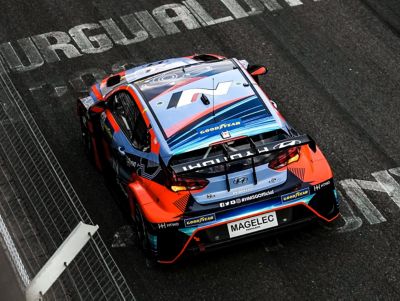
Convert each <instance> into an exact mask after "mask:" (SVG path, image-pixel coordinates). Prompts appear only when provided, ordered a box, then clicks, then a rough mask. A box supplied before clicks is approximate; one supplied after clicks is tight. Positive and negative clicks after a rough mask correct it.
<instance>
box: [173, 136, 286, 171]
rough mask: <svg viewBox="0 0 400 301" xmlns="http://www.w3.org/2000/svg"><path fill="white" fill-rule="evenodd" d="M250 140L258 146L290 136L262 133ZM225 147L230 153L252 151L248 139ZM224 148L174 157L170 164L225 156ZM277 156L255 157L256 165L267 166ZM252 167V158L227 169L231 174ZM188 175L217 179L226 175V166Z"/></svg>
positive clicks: (229, 165)
mask: <svg viewBox="0 0 400 301" xmlns="http://www.w3.org/2000/svg"><path fill="white" fill-rule="evenodd" d="M250 138H251V140H252V141H253V142H254V143H256V144H264V143H268V142H274V141H278V140H283V139H286V138H288V135H287V134H286V133H285V132H284V131H283V130H276V131H271V132H268V133H262V134H259V135H255V136H251V137H250ZM224 145H225V148H226V150H227V151H228V152H237V151H241V150H248V149H251V143H250V141H249V138H248V137H244V138H242V139H238V140H233V141H229V142H226V143H224ZM223 147H224V146H223V145H222V144H218V145H215V146H211V147H208V148H203V149H200V150H196V151H191V152H188V153H184V154H180V155H177V156H175V157H173V158H172V160H171V163H170V164H171V165H178V164H184V163H190V162H193V161H195V160H205V159H207V158H211V157H214V156H218V155H224V153H226V152H225V151H224V149H223ZM276 156H277V154H276V153H270V154H263V155H259V156H257V157H254V165H255V166H259V165H263V164H267V163H268V162H269V161H271V160H273V159H274V158H275V157H276ZM251 167H252V162H251V158H247V159H243V160H237V161H234V162H230V163H226V169H227V172H229V173H233V172H237V171H241V170H244V169H248V168H251ZM187 174H190V175H191V176H193V177H205V178H210V177H216V176H220V175H224V174H225V166H224V164H221V165H217V166H212V167H207V168H204V169H200V170H195V171H191V172H190V173H187Z"/></svg>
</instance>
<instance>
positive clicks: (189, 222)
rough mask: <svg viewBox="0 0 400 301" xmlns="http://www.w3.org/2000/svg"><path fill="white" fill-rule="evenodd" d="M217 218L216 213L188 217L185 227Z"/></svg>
mask: <svg viewBox="0 0 400 301" xmlns="http://www.w3.org/2000/svg"><path fill="white" fill-rule="evenodd" d="M216 219H217V218H216V217H215V214H214V213H212V214H207V215H203V216H198V217H193V218H187V219H185V227H193V226H197V225H200V224H204V223H208V222H212V221H215V220H216Z"/></svg>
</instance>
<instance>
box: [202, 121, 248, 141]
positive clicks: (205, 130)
mask: <svg viewBox="0 0 400 301" xmlns="http://www.w3.org/2000/svg"><path fill="white" fill-rule="evenodd" d="M241 125H242V121H241V119H240V118H238V119H232V120H227V121H223V122H218V123H214V124H211V125H207V126H204V127H201V128H199V129H197V133H198V134H200V135H208V136H210V135H214V134H221V136H222V133H221V131H224V130H226V129H234V128H238V127H240V126H241ZM224 133H226V132H224ZM227 133H228V134H229V132H227ZM225 135H226V134H225ZM228 136H229V137H230V136H231V135H230V134H229V135H228ZM228 136H226V137H227V138H229V137H228ZM222 138H225V137H224V136H222ZM225 139H226V138H225Z"/></svg>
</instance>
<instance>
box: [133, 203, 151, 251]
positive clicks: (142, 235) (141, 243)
mask: <svg viewBox="0 0 400 301" xmlns="http://www.w3.org/2000/svg"><path fill="white" fill-rule="evenodd" d="M134 206H135V208H134V216H133V221H134V226H135V227H134V228H135V232H136V237H135V239H136V245H137V246H138V247H139V248H140V249H141V250H142V251H143V253H144V254H145V255H146V257H147V258H150V257H151V254H150V253H151V252H150V243H149V237H148V234H147V222H146V219H145V218H144V216H143V212H142V210H141V209H140V206H139V204H138V203H137V202H136V201H135V202H134Z"/></svg>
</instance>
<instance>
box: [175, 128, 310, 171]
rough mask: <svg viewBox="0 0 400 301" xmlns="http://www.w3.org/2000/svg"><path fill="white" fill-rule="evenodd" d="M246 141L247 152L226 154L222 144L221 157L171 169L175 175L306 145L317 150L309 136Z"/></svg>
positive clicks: (184, 164) (196, 161)
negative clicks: (271, 140) (255, 141)
mask: <svg viewBox="0 0 400 301" xmlns="http://www.w3.org/2000/svg"><path fill="white" fill-rule="evenodd" d="M248 139H249V142H250V145H251V148H249V149H247V150H242V151H239V152H228V150H227V148H226V147H224V144H222V145H223V147H224V149H225V154H223V155H219V156H214V157H210V158H206V159H201V160H195V161H192V162H188V163H183V164H177V165H173V166H171V168H172V170H173V171H174V172H175V173H176V174H182V173H186V172H191V171H195V170H199V169H203V168H206V167H212V166H216V165H221V164H224V165H225V166H226V164H227V163H229V162H233V161H237V160H242V159H246V158H253V157H256V156H259V155H264V154H269V153H273V152H276V151H281V150H285V149H288V148H291V147H294V146H301V145H306V144H308V145H309V146H310V148H311V150H312V151H313V152H316V150H317V146H316V144H315V141H314V140H313V139H312V138H311V137H310V136H309V135H301V136H296V137H291V138H288V139H284V140H279V141H274V142H269V143H254V142H253V141H252V140H251V139H250V138H248Z"/></svg>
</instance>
